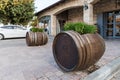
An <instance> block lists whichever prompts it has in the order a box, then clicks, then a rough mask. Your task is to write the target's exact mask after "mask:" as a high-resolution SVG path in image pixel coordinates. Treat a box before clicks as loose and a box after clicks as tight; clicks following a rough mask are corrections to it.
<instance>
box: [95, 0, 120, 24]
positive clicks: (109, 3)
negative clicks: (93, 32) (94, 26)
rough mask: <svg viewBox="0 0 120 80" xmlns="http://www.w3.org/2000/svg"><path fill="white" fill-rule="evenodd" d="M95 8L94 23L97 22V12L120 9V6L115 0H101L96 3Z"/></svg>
mask: <svg viewBox="0 0 120 80" xmlns="http://www.w3.org/2000/svg"><path fill="white" fill-rule="evenodd" d="M93 8H94V10H93V13H94V23H96V20H97V14H99V13H104V12H110V11H115V10H120V6H119V5H118V6H116V3H115V0H100V1H99V2H98V3H96V4H94V7H93Z"/></svg>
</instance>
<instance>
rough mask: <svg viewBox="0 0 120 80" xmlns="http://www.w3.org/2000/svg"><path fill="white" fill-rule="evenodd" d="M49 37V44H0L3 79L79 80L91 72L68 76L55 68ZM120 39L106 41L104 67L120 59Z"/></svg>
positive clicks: (11, 41)
mask: <svg viewBox="0 0 120 80" xmlns="http://www.w3.org/2000/svg"><path fill="white" fill-rule="evenodd" d="M52 41H53V38H52V37H50V39H49V42H48V44H47V45H44V46H38V47H28V46H27V45H26V43H25V39H7V40H1V41H0V80H79V79H81V78H83V77H85V76H86V75H87V74H88V73H87V72H85V71H77V72H70V73H66V72H63V71H61V70H60V68H59V67H58V66H57V65H56V62H55V61H54V58H53V54H52V47H51V46H52ZM119 42H120V40H106V52H105V55H104V56H103V57H102V58H101V60H100V61H99V62H98V63H97V65H99V66H103V65H105V64H107V63H108V62H110V61H111V60H113V59H115V58H117V57H119V56H120V50H119V49H120V44H119Z"/></svg>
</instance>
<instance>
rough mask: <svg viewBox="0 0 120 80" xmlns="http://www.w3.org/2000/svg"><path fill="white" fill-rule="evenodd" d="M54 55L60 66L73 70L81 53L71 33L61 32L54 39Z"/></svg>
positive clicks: (66, 69) (65, 69)
mask: <svg viewBox="0 0 120 80" xmlns="http://www.w3.org/2000/svg"><path fill="white" fill-rule="evenodd" d="M53 55H54V57H55V60H56V62H57V64H58V65H59V67H60V68H62V70H64V71H72V70H74V69H75V67H76V66H77V64H78V62H79V61H78V60H79V55H78V49H77V46H76V44H75V41H74V40H73V38H72V37H71V35H69V34H67V33H65V32H62V33H59V34H58V35H57V36H56V37H55V39H54V41H53Z"/></svg>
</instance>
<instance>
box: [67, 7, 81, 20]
mask: <svg viewBox="0 0 120 80" xmlns="http://www.w3.org/2000/svg"><path fill="white" fill-rule="evenodd" d="M68 22H83V7H77V8H72V9H70V10H68Z"/></svg>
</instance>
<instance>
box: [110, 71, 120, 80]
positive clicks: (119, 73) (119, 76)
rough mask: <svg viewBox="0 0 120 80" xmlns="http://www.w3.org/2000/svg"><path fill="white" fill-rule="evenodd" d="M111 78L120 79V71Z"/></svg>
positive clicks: (113, 79)
mask: <svg viewBox="0 0 120 80" xmlns="http://www.w3.org/2000/svg"><path fill="white" fill-rule="evenodd" d="M110 80H120V71H118V72H117V73H116V74H115V75H114V76H113V77H112V79H110Z"/></svg>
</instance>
